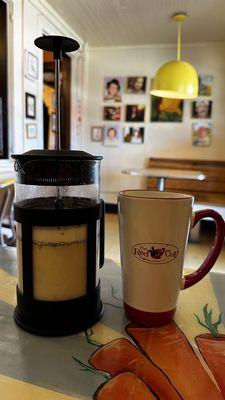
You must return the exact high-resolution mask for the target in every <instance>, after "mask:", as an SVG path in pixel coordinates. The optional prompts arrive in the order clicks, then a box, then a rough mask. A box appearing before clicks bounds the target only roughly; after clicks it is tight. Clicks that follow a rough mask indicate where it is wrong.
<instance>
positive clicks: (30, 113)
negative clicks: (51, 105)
mask: <svg viewBox="0 0 225 400" xmlns="http://www.w3.org/2000/svg"><path fill="white" fill-rule="evenodd" d="M25 100H26V102H25V106H26V107H25V110H26V118H31V119H35V118H36V97H35V96H34V95H33V94H31V93H25Z"/></svg>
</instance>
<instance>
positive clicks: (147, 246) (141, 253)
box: [132, 243, 179, 264]
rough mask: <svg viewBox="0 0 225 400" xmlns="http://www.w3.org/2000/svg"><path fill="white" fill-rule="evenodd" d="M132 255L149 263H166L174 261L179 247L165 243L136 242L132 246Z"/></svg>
mask: <svg viewBox="0 0 225 400" xmlns="http://www.w3.org/2000/svg"><path fill="white" fill-rule="evenodd" d="M132 253H133V255H134V257H136V258H138V259H139V260H140V261H143V262H147V263H149V264H156V263H157V264H166V263H168V262H171V261H174V260H175V258H176V257H177V256H178V254H179V249H178V248H177V247H176V246H174V245H172V244H165V243H137V244H135V245H134V246H133V247H132Z"/></svg>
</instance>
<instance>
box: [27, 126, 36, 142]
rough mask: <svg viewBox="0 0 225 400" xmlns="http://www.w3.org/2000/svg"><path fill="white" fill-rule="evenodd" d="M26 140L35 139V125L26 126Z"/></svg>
mask: <svg viewBox="0 0 225 400" xmlns="http://www.w3.org/2000/svg"><path fill="white" fill-rule="evenodd" d="M26 136H27V139H35V138H36V137H37V124H26Z"/></svg>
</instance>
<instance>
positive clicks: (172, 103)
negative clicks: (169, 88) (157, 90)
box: [151, 96, 183, 122]
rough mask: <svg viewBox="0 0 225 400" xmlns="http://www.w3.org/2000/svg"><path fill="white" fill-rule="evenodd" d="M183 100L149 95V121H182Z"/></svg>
mask: <svg viewBox="0 0 225 400" xmlns="http://www.w3.org/2000/svg"><path fill="white" fill-rule="evenodd" d="M182 120H183V100H181V99H168V98H164V97H156V96H151V122H182Z"/></svg>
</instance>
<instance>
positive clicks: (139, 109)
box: [126, 104, 145, 122]
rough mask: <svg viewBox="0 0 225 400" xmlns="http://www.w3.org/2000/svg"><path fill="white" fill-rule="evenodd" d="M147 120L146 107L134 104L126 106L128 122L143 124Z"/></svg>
mask: <svg viewBox="0 0 225 400" xmlns="http://www.w3.org/2000/svg"><path fill="white" fill-rule="evenodd" d="M144 118H145V105H144V104H132V105H127V106H126V121H127V122H143V121H144Z"/></svg>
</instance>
